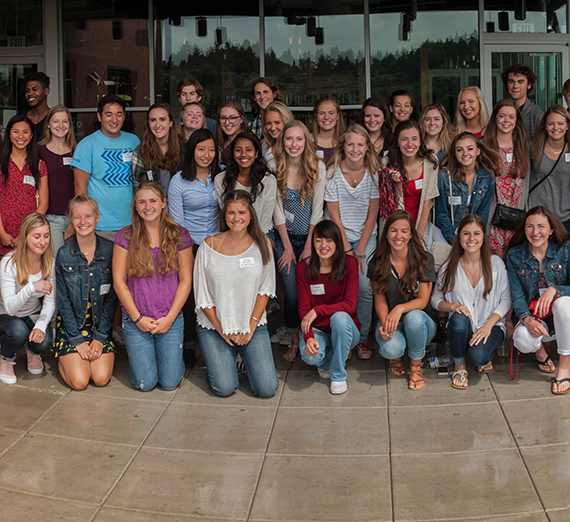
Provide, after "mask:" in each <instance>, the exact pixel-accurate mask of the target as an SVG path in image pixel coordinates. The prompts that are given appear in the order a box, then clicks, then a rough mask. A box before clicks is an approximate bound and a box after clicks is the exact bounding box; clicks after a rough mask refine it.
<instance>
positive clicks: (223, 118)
mask: <svg viewBox="0 0 570 522" xmlns="http://www.w3.org/2000/svg"><path fill="white" fill-rule="evenodd" d="M240 118H241V116H220V123H226V122H227V121H229V122H230V123H235V122H236V121H237V120H239V119H240Z"/></svg>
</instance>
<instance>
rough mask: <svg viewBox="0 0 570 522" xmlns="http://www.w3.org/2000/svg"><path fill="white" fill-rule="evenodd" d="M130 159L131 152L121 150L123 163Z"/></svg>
mask: <svg viewBox="0 0 570 522" xmlns="http://www.w3.org/2000/svg"><path fill="white" fill-rule="evenodd" d="M132 159H133V153H132V152H123V163H128V162H129V161H131V160H132Z"/></svg>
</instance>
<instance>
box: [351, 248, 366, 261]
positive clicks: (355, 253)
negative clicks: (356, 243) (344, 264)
mask: <svg viewBox="0 0 570 522" xmlns="http://www.w3.org/2000/svg"><path fill="white" fill-rule="evenodd" d="M354 255H355V256H356V257H360V258H361V259H364V258H365V257H366V254H365V253H364V252H363V253H362V254H359V253H358V252H357V251H356V250H355V251H354Z"/></svg>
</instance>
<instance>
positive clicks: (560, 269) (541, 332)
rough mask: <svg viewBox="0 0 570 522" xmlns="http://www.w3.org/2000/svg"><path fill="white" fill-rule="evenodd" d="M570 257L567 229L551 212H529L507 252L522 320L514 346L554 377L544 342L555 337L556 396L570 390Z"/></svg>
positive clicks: (541, 209) (515, 302)
mask: <svg viewBox="0 0 570 522" xmlns="http://www.w3.org/2000/svg"><path fill="white" fill-rule="evenodd" d="M569 258H570V250H569V244H568V233H567V231H566V229H565V228H564V225H563V224H562V223H561V222H560V220H559V219H558V218H557V217H556V216H555V215H554V213H553V212H551V211H550V210H549V209H548V208H546V207H541V206H539V207H534V208H531V209H530V210H529V211H528V212H527V213H526V214H525V217H524V219H523V221H522V222H521V223H520V224H519V226H518V227H517V229H516V230H515V233H514V234H513V237H512V238H511V241H510V243H509V247H508V250H507V270H508V273H509V282H510V284H511V296H512V299H513V308H514V312H515V314H516V315H517V316H518V318H519V323H518V324H517V326H516V328H515V331H514V332H513V343H514V345H515V346H516V347H517V348H518V349H519V351H521V352H522V353H534V354H535V355H536V362H537V364H538V369H539V370H540V371H541V372H544V373H554V372H555V371H556V367H555V366H554V363H553V362H552V360H551V359H550V356H549V355H548V351H547V348H548V347H547V346H546V345H545V344H543V343H545V342H549V341H551V340H552V337H554V336H556V344H557V346H558V355H559V357H560V360H559V364H558V373H557V375H556V380H555V381H554V382H553V384H552V393H553V394H555V395H560V394H564V393H568V392H569V391H570V296H569V294H570V274H569V272H568V267H569V261H570V259H569ZM531 304H532V305H533V309H532V310H531V309H530V307H531Z"/></svg>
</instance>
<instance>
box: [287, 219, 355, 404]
mask: <svg viewBox="0 0 570 522" xmlns="http://www.w3.org/2000/svg"><path fill="white" fill-rule="evenodd" d="M296 278H297V293H298V298H299V314H300V315H301V317H303V321H302V322H301V329H302V331H303V337H302V338H301V342H300V349H301V357H302V359H303V361H305V362H306V363H307V364H311V365H313V366H316V367H317V370H318V372H319V375H320V376H321V377H322V378H323V379H330V381H331V383H330V391H331V393H332V394H333V395H338V394H341V393H344V392H345V391H346V390H347V384H346V369H345V363H346V358H347V357H348V352H349V351H350V350H351V349H352V348H354V347H355V346H356V344H358V342H359V340H360V323H359V321H358V317H357V315H356V301H357V299H358V261H356V258H355V257H354V256H349V255H347V254H345V253H344V250H343V242H342V234H341V232H340V229H339V228H338V226H337V225H336V224H335V223H334V222H333V221H329V220H324V221H321V222H320V223H318V224H317V225H316V226H315V228H314V230H313V241H312V243H311V256H310V257H309V258H308V259H306V260H305V261H304V262H301V263H298V264H297V268H296Z"/></svg>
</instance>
